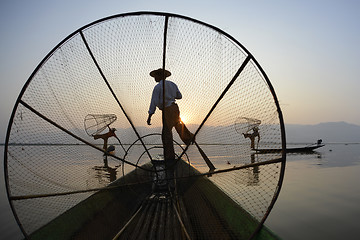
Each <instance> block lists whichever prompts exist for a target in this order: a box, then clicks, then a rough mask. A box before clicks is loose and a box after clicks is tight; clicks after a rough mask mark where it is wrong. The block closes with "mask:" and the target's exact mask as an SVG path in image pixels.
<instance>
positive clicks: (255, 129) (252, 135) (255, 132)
mask: <svg viewBox="0 0 360 240" xmlns="http://www.w3.org/2000/svg"><path fill="white" fill-rule="evenodd" d="M252 130H253V132H252V133H243V135H244V137H245V138H250V140H251V149H255V138H256V137H257V138H258V141H257V142H258V144H259V141H260V133H259V128H258V127H253V129H252Z"/></svg>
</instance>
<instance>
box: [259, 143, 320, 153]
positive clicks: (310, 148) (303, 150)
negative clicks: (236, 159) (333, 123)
mask: <svg viewBox="0 0 360 240" xmlns="http://www.w3.org/2000/svg"><path fill="white" fill-rule="evenodd" d="M323 146H325V144H317V145H311V146H306V147H298V148H286V152H287V153H306V152H312V151H314V150H315V149H318V148H320V147H323ZM254 151H255V152H256V153H278V152H281V151H282V149H277V148H262V149H260V148H256V149H254Z"/></svg>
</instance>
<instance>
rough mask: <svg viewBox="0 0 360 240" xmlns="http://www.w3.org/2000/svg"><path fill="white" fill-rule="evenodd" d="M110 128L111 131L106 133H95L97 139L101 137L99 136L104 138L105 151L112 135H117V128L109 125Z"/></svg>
mask: <svg viewBox="0 0 360 240" xmlns="http://www.w3.org/2000/svg"><path fill="white" fill-rule="evenodd" d="M108 128H109V132H107V133H104V134H96V135H94V139H95V140H96V139H99V138H102V139H103V140H104V145H103V149H104V151H105V152H106V151H107V143H108V139H109V138H110V137H113V136H114V137H116V134H115V131H116V129H115V128H110V127H109V126H108Z"/></svg>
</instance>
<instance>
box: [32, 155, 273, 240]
mask: <svg viewBox="0 0 360 240" xmlns="http://www.w3.org/2000/svg"><path fill="white" fill-rule="evenodd" d="M144 167H145V168H151V167H152V164H151V163H148V164H146V165H145V166H144ZM175 174H176V178H177V180H176V188H175V191H173V192H172V191H167V190H164V189H162V190H161V189H160V190H159V189H157V188H156V187H159V185H157V184H156V183H154V175H153V174H151V172H149V171H145V170H142V169H136V170H134V171H132V172H130V173H129V174H127V175H125V176H123V177H122V178H120V179H118V180H117V181H116V182H114V183H113V184H111V185H110V186H109V187H108V188H109V189H111V191H109V190H107V189H104V190H101V191H99V192H97V193H95V194H93V195H92V196H91V197H89V198H87V199H85V200H84V201H82V202H81V203H79V204H77V205H76V206H74V207H73V208H71V209H69V210H68V211H66V212H64V213H63V214H61V215H60V216H59V217H57V218H55V219H54V220H52V221H51V222H49V223H48V224H46V225H45V226H43V227H42V228H40V229H38V230H37V231H35V232H34V233H32V234H31V235H30V236H29V237H30V239H49V238H51V239H248V238H249V237H250V236H251V235H252V233H254V231H255V230H256V228H257V227H258V226H259V222H258V221H257V220H256V219H255V218H254V217H252V216H251V215H250V214H249V213H248V212H246V211H245V210H244V209H243V208H241V207H240V206H239V205H238V204H237V203H235V202H234V201H233V200H232V199H231V198H229V197H228V196H227V195H226V194H225V193H224V192H223V191H221V190H220V189H219V188H218V187H217V186H216V185H215V184H214V183H213V182H212V181H210V180H209V179H208V178H207V177H206V176H204V175H201V174H200V173H199V172H198V171H197V170H196V169H195V168H193V167H192V166H190V165H189V164H187V163H185V162H184V161H179V162H178V164H177V167H176V171H175ZM188 174H191V175H193V176H194V177H190V178H189V177H185V178H182V176H185V175H186V176H188ZM196 175H198V176H196ZM136 182H141V183H140V184H135V183H136ZM154 184H155V185H154ZM253 239H259V240H261V239H267V240H269V239H270V240H271V239H279V237H277V236H276V235H275V234H274V233H272V232H271V231H270V230H269V229H268V228H267V227H265V226H262V228H261V229H260V231H259V232H258V233H257V234H256V235H255V236H254V237H253Z"/></svg>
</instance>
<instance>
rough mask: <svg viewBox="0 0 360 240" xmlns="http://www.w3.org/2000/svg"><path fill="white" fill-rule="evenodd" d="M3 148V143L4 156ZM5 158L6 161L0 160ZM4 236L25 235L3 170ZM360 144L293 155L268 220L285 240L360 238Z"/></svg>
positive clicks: (0, 230)
mask: <svg viewBox="0 0 360 240" xmlns="http://www.w3.org/2000/svg"><path fill="white" fill-rule="evenodd" d="M3 151H4V147H3V146H1V147H0V153H1V160H3ZM1 162H3V161H1ZM0 179H1V180H0V214H1V215H0V216H1V219H0V238H1V239H22V234H21V231H20V230H19V228H18V226H17V224H16V221H15V219H14V217H13V214H12V212H11V210H10V207H9V204H8V200H7V195H6V190H5V185H4V174H3V164H1V170H0ZM359 202H360V144H347V145H345V144H327V145H326V146H325V147H323V148H320V149H319V150H318V151H317V152H315V153H313V154H289V155H288V156H287V166H286V173H285V180H284V184H283V187H282V190H281V193H280V196H279V198H278V201H277V202H276V204H275V206H274V209H273V211H272V212H271V214H270V216H269V218H268V219H267V221H266V222H265V224H266V225H267V226H268V227H269V228H270V229H271V230H272V231H274V232H275V233H276V234H277V235H279V236H280V237H282V238H283V239H289V240H292V239H330V240H331V239H359V236H360V225H359V221H358V216H360V206H359Z"/></svg>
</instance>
